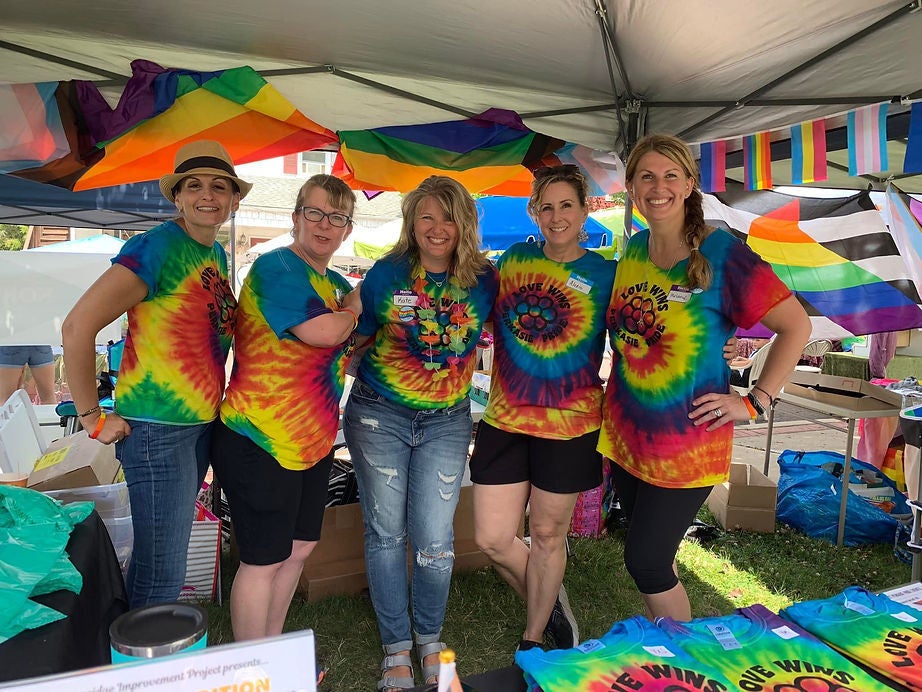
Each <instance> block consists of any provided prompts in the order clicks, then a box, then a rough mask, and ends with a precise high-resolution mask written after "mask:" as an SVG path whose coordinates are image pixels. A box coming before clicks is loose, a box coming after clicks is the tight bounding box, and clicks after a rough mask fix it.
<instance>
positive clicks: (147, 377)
mask: <svg viewBox="0 0 922 692" xmlns="http://www.w3.org/2000/svg"><path fill="white" fill-rule="evenodd" d="M112 263H113V264H120V265H121V266H123V267H125V268H126V269H129V270H130V271H132V272H134V273H135V274H136V275H137V276H138V277H139V278H140V279H141V280H142V281H143V282H144V283H145V284H147V297H146V298H145V299H144V300H143V301H141V302H140V303H138V304H137V305H135V306H133V307H132V308H130V309H129V310H128V336H127V338H126V340H125V349H124V352H123V354H122V362H121V365H120V366H119V373H118V384H117V385H116V390H115V410H116V411H117V412H118V414H119V415H120V416H122V417H123V418H128V419H133V420H142V421H151V422H155V423H168V424H172V425H196V424H199V423H207V422H209V421H212V420H214V419H215V417H216V416H217V413H218V407H219V406H220V404H221V395H222V393H223V392H224V380H225V372H224V364H225V362H226V361H227V353H228V351H229V350H230V345H231V340H232V338H233V331H234V317H235V313H236V310H237V300H236V298H234V294H233V292H232V291H231V288H230V285H229V284H228V281H227V256H226V255H225V253H224V248H222V247H221V246H220V245H219V244H218V243H214V244H213V245H212V246H211V247H206V246H205V245H202V244H201V243H197V242H196V241H194V240H193V239H192V238H190V237H189V236H188V235H187V234H186V233H185V231H183V229H182V228H180V227H179V226H178V225H177V224H176V223H175V222H174V221H166V222H165V223H162V224H160V225H159V226H157V227H155V228H152V229H151V230H149V231H147V232H146V233H141V234H139V235H136V236H134V237H133V238H131V239H130V240H128V242H126V243H125V245H124V246H123V247H122V249H121V251H120V252H119V253H118V255H116V256H115V257H114V258H113V259H112Z"/></svg>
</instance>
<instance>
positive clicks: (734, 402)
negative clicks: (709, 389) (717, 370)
mask: <svg viewBox="0 0 922 692" xmlns="http://www.w3.org/2000/svg"><path fill="white" fill-rule="evenodd" d="M692 405H693V406H694V407H695V408H693V409H692V410H691V411H690V412H689V414H688V417H689V419H691V420H692V421H694V423H695V425H696V426H699V425H707V426H708V427H707V430H708V432H710V431H711V430H717V428H719V427H720V426H722V425H727V424H730V425H732V424H733V422H734V421H738V420H740V421H743V420H750V419H751V418H752V416H751V415H750V413H749V409H748V408H747V407H746V404H744V403H743V397H741V396H740V395H739V394H737V393H736V392H730V393H729V394H717V393H716V392H714V393H711V394H704V395H703V396H699V397H698V398H697V399H695V400H694V401H692Z"/></svg>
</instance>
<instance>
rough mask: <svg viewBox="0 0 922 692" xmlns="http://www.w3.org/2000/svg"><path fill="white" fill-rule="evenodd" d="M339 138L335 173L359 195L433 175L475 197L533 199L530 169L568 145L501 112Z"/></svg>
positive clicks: (401, 187)
mask: <svg viewBox="0 0 922 692" xmlns="http://www.w3.org/2000/svg"><path fill="white" fill-rule="evenodd" d="M338 134H339V157H337V165H336V166H335V167H334V172H335V173H337V174H339V175H341V176H342V177H343V178H344V179H345V180H346V181H347V182H348V183H349V184H350V185H351V186H352V187H353V188H355V189H368V190H397V191H399V192H408V191H410V190H412V189H414V188H415V187H416V186H417V185H419V183H420V182H422V181H423V180H424V179H426V178H427V177H429V176H430V175H446V176H449V177H451V178H454V179H455V180H457V181H458V182H460V183H461V184H462V185H464V187H465V188H467V189H468V190H469V191H470V192H488V193H489V194H504V195H517V196H520V195H527V194H529V192H530V188H531V180H532V175H531V173H530V172H529V170H528V169H529V168H534V167H537V166H540V165H543V163H544V162H545V159H546V158H547V157H549V156H550V155H551V154H553V153H554V152H555V151H557V150H558V149H560V148H561V147H563V146H564V145H565V144H566V143H565V142H563V141H562V140H559V139H554V138H553V137H547V136H545V135H542V134H539V133H537V132H534V131H532V130H529V129H528V128H527V127H526V126H525V125H524V124H523V123H522V121H521V119H520V118H519V116H518V115H517V114H516V113H513V112H512V111H505V110H500V109H490V110H488V111H485V112H484V113H481V114H480V115H478V116H476V117H474V118H468V119H466V120H452V121H446V122H438V123H429V124H425V125H399V126H395V127H379V128H375V129H372V130H341V131H340V132H339V133H338ZM504 184H505V187H504Z"/></svg>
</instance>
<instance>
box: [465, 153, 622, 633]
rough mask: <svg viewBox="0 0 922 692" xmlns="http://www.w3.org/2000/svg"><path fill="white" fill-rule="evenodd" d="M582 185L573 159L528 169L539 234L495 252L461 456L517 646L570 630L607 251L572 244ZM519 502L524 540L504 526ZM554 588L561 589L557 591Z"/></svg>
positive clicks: (610, 276)
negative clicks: (480, 366) (488, 342)
mask: <svg viewBox="0 0 922 692" xmlns="http://www.w3.org/2000/svg"><path fill="white" fill-rule="evenodd" d="M587 194H588V186H587V183H586V180H585V178H584V177H583V176H582V174H581V173H580V171H579V169H578V168H577V167H576V166H570V165H567V166H557V167H554V168H543V169H539V170H538V171H537V172H536V174H535V180H534V183H533V184H532V194H531V197H530V198H529V200H528V211H529V213H530V214H531V216H532V218H534V220H535V221H536V222H537V224H538V227H539V229H540V231H541V235H542V236H543V238H544V241H543V242H541V243H518V244H516V245H513V246H512V247H511V248H509V249H508V250H507V251H506V252H505V253H503V256H502V257H501V258H500V260H499V265H498V266H499V273H500V287H499V296H498V298H497V300H496V305H495V307H494V310H493V317H492V321H493V329H494V339H495V341H494V347H495V355H494V361H493V375H492V382H491V387H490V399H489V402H488V403H487V408H486V411H485V412H484V415H483V420H482V421H481V423H480V424H479V426H478V429H477V441H476V445H475V448H474V453H473V456H472V457H471V480H472V481H473V482H474V526H475V535H476V540H477V544H478V546H480V548H481V549H482V550H483V551H484V552H485V553H486V554H487V555H488V556H489V557H490V559H491V560H492V561H493V564H494V566H495V568H496V570H497V571H498V572H499V573H500V574H501V575H502V576H503V578H504V579H505V580H506V581H507V582H509V584H510V585H511V586H512V587H513V588H514V589H515V590H516V591H517V592H518V593H519V594H520V595H521V596H522V598H524V599H525V600H526V602H527V619H526V624H525V631H524V633H523V635H522V641H521V642H520V644H519V647H518V648H519V649H520V650H527V649H529V648H533V647H535V646H540V645H542V643H543V642H544V635H545V631H547V634H548V636H549V639H551V640H552V641H551V642H550V644H551V645H552V646H557V647H561V648H569V647H572V646H575V645H576V643H577V641H578V632H577V627H576V622H575V620H574V619H573V616H572V613H570V612H569V606H568V604H567V602H566V596H565V592H563V591H562V590H561V585H562V583H563V575H564V570H565V568H566V563H567V555H566V536H567V530H568V528H569V524H570V516H571V514H572V513H573V507H574V505H575V503H576V498H577V495H578V493H580V492H581V491H583V490H589V489H590V488H594V487H596V486H598V485H599V484H600V483H601V482H602V459H601V456H600V455H599V453H598V452H597V451H596V444H597V442H598V437H599V426H600V425H601V423H602V380H601V378H600V377H599V368H600V367H601V365H602V352H603V346H604V343H605V309H606V307H607V306H608V301H609V297H610V296H611V288H612V282H613V281H614V275H615V262H613V261H611V260H606V259H604V258H603V257H602V256H601V255H599V254H597V253H595V252H591V251H589V250H586V249H585V248H583V247H581V246H580V242H581V241H585V240H587V239H588V236H587V234H586V231H585V229H584V224H585V223H586V219H587V218H588V216H589V210H588V208H587V206H586V197H587ZM527 504H530V512H529V521H528V525H529V533H530V535H531V548H530V549H529V547H528V546H526V545H525V543H524V542H523V541H522V540H521V539H519V538H518V537H517V535H516V533H517V530H518V526H519V521H520V520H521V517H522V513H523V512H524V510H525V506H526V505H527ZM558 595H560V597H561V598H559V599H558Z"/></svg>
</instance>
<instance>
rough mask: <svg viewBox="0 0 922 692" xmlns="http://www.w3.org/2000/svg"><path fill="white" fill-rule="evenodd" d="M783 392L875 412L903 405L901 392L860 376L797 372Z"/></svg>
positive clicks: (825, 402)
mask: <svg viewBox="0 0 922 692" xmlns="http://www.w3.org/2000/svg"><path fill="white" fill-rule="evenodd" d="M784 392H785V393H786V394H792V395H794V396H799V397H802V398H804V399H810V400H812V401H816V402H817V403H821V404H828V405H831V406H838V407H840V408H843V409H847V410H849V411H872V410H880V409H886V408H888V407H892V408H893V409H894V411H898V410H899V409H900V407H901V406H902V404H903V397H902V396H901V395H900V394H897V393H896V392H891V391H890V390H888V389H884V388H883V387H878V386H877V385H875V384H871V383H870V382H866V381H865V380H860V379H858V378H857V377H841V376H839V375H821V374H819V373H813V372H801V371H795V372H794V374H793V375H791V378H790V379H789V380H788V381H787V383H785V385H784Z"/></svg>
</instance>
